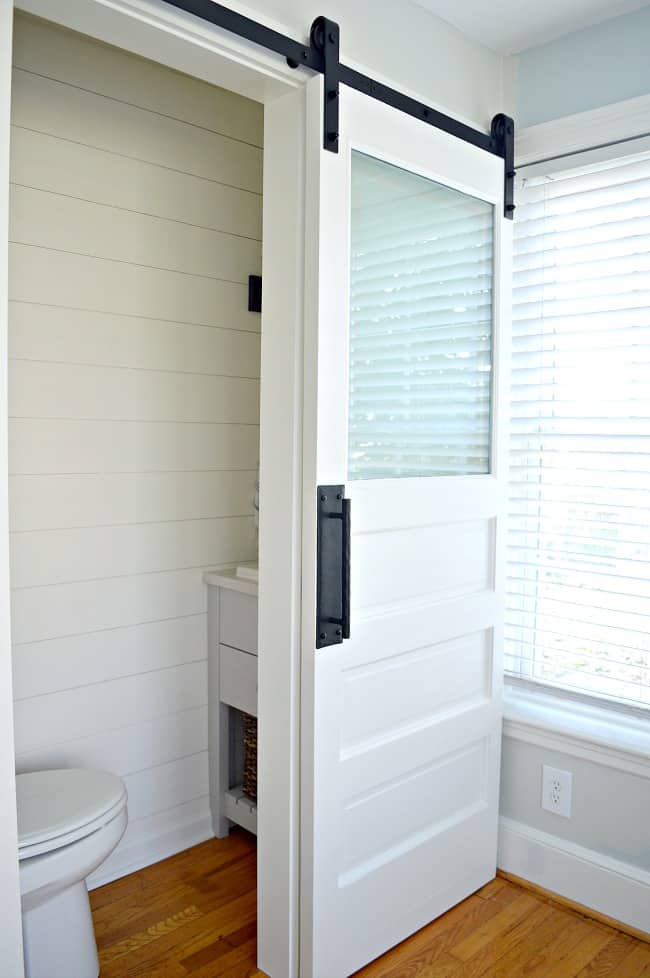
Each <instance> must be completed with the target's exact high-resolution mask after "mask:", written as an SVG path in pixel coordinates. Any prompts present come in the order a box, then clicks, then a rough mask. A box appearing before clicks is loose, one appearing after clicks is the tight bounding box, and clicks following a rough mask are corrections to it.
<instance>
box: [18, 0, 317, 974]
mask: <svg viewBox="0 0 650 978" xmlns="http://www.w3.org/2000/svg"><path fill="white" fill-rule="evenodd" d="M14 6H15V7H16V8H20V9H21V10H24V11H26V12H28V13H32V14H35V15H37V16H41V17H44V18H45V19H47V20H50V21H53V22H55V23H58V24H61V25H62V26H64V27H68V28H70V29H72V30H77V31H80V32H81V33H85V34H88V35H90V36H91V37H95V38H97V39H99V40H101V41H105V42H107V43H109V44H113V45H115V46H117V47H120V48H123V49H124V50H127V51H131V52H133V53H135V54H139V55H141V56H143V57H146V58H150V59H151V60H153V61H157V62H159V63H161V64H164V65H167V66H169V67H171V68H174V69H176V70H179V71H183V72H185V73H186V74H189V75H193V76H195V77H197V78H200V79H202V80H204V81H207V82H209V83H211V84H214V85H219V86H221V87H223V88H227V89H230V90H231V91H234V92H237V93H239V94H241V95H245V96H247V97H249V98H253V99H255V100H257V101H259V102H262V103H263V104H264V106H265V123H264V160H265V166H264V196H263V219H264V247H263V263H262V274H263V278H264V311H263V320H262V322H263V326H262V355H261V374H262V382H261V458H260V472H261V484H262V486H263V501H262V509H261V513H260V535H259V549H260V580H261V582H262V586H261V588H260V598H259V637H260V638H259V641H260V656H259V706H258V711H259V720H260V732H261V737H260V752H259V760H258V764H259V772H258V781H259V794H260V799H261V804H260V807H259V811H258V838H259V840H260V846H259V854H258V964H259V967H260V968H261V969H262V970H263V971H265V972H266V973H267V974H269V975H270V976H271V978H298V973H299V940H298V933H299V904H298V900H299V877H298V872H299V855H300V853H299V842H300V832H299V828H300V823H299V818H300V806H299V756H300V751H299V736H300V729H299V728H300V723H299V720H300V638H301V636H300V611H301V547H302V521H301V511H302V406H303V349H302V347H303V340H302V337H303V276H304V242H305V235H304V194H303V187H304V167H305V162H304V144H305V134H304V126H305V122H304V120H305V112H304V91H303V89H304V85H305V83H306V82H307V80H308V79H309V77H310V75H311V73H310V72H306V71H292V70H291V69H290V68H289V67H288V65H286V64H284V62H283V61H282V59H280V58H278V57H277V56H274V55H272V54H270V53H268V52H266V51H265V50H263V49H261V48H259V47H257V46H256V45H254V44H251V43H249V42H247V41H243V40H241V39H239V38H237V37H235V36H234V35H231V34H229V33H228V32H226V31H223V30H220V29H218V28H216V27H213V26H212V25H209V24H204V23H203V22H201V21H199V20H197V19H196V18H193V17H191V16H190V15H188V14H185V13H183V12H181V11H179V10H177V9H175V8H173V7H171V6H169V5H168V4H166V3H164V2H163V0H57V2H56V3H55V4H53V3H52V0H14V2H12V0H0V37H1V38H2V44H1V45H0V127H1V128H0V146H2V148H3V155H2V157H0V180H1V181H2V186H1V188H0V223H2V224H3V225H4V227H5V228H6V226H7V221H6V215H7V198H8V153H7V152H5V150H6V147H7V146H8V137H9V95H10V77H11V36H10V31H9V30H7V25H8V24H10V23H11V17H12V13H13V7H14ZM269 26H271V27H274V28H275V29H277V30H280V31H283V32H285V31H284V29H283V25H281V24H273V23H269ZM0 237H1V241H0V359H1V360H2V363H1V365H0V377H1V378H2V380H1V381H0V432H2V434H1V435H0V485H1V487H2V488H1V490H0V607H2V608H3V609H5V608H6V609H8V608H9V580H8V571H7V568H8V556H9V539H8V521H7V505H6V494H7V478H8V463H7V452H6V437H5V434H4V433H5V432H6V427H7V415H8V401H7V390H6V383H5V377H6V369H7V346H6V339H7V315H6V313H7V256H6V251H7V236H6V234H5V232H4V231H2V232H0ZM5 700H6V703H5ZM11 705H12V704H11V646H10V632H9V616H8V610H7V612H6V613H5V614H4V615H3V616H2V617H1V618H0V718H1V719H0V722H1V725H2V727H1V729H0V745H1V746H0V779H1V783H2V787H3V789H4V788H5V782H6V790H3V791H2V795H1V796H0V797H1V798H2V801H1V803H0V829H1V830H2V831H0V840H1V844H2V846H3V847H6V851H5V848H3V850H2V871H1V872H0V879H1V880H2V882H1V883H0V909H1V910H2V913H1V914H0V916H1V918H2V920H3V948H2V960H1V961H0V970H2V974H3V976H4V978H22V974H23V969H22V942H21V933H20V914H19V908H20V894H19V889H18V873H17V843H16V822H15V783H14V743H13V723H12V711H11ZM12 855H13V858H12ZM5 866H6V868H5ZM12 917H13V921H14V924H13V926H12V923H11V922H12Z"/></svg>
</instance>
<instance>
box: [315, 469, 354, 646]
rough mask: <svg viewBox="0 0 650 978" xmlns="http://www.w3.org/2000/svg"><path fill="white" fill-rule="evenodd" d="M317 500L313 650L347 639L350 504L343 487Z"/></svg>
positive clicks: (323, 489) (327, 489)
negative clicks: (314, 646) (314, 632)
mask: <svg viewBox="0 0 650 978" xmlns="http://www.w3.org/2000/svg"><path fill="white" fill-rule="evenodd" d="M317 492H318V496H317V568H316V648H317V649H322V648H325V647H326V646H328V645H339V644H340V643H341V642H342V641H343V639H344V638H349V637H350V530H351V519H350V517H351V512H350V500H349V499H345V498H344V492H345V487H344V486H319V487H318V490H317Z"/></svg>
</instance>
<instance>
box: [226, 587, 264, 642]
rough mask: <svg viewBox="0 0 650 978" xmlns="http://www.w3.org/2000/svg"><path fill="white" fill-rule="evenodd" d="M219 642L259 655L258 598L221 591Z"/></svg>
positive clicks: (237, 592) (238, 592)
mask: <svg viewBox="0 0 650 978" xmlns="http://www.w3.org/2000/svg"><path fill="white" fill-rule="evenodd" d="M219 641H220V642H222V643H223V644H225V645H231V646H232V647H233V648H235V649H243V650H244V652H250V653H251V654H252V655H257V598H256V597H255V596H254V595H252V594H242V593H241V592H240V591H228V590H226V588H222V589H221V599H220V605H219Z"/></svg>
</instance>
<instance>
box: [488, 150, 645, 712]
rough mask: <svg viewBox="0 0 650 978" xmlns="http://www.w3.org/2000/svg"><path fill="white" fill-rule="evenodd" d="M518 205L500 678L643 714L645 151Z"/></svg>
mask: <svg viewBox="0 0 650 978" xmlns="http://www.w3.org/2000/svg"><path fill="white" fill-rule="evenodd" d="M517 205H518V206H517V219H516V225H515V264H514V269H515V271H514V296H513V369H512V426H511V430H512V435H511V444H510V464H511V484H510V520H509V540H508V542H509V548H508V601H507V613H506V618H507V626H506V667H507V669H508V670H509V671H510V672H511V673H512V674H513V675H516V676H522V677H527V678H529V679H532V680H537V681H540V682H543V683H547V684H550V685H554V686H560V687H563V688H566V689H569V690H578V691H581V692H584V693H589V694H591V695H597V696H603V697H608V698H612V699H616V700H620V701H622V702H625V703H629V704H634V705H637V706H639V705H640V706H645V707H650V154H644V155H643V156H638V157H628V158H627V159H624V160H620V161H616V162H614V163H611V162H610V163H608V164H605V165H603V164H601V165H599V166H592V167H590V168H589V169H587V170H581V171H571V172H566V173H560V174H554V175H553V177H552V178H550V177H548V178H534V179H531V180H530V181H528V182H526V181H524V186H523V188H522V190H521V192H520V194H519V197H518V201H517Z"/></svg>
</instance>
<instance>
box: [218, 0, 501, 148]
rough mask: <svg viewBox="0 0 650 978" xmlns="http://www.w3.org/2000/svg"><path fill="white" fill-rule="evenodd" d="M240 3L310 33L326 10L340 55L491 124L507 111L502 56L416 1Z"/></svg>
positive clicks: (293, 30)
mask: <svg viewBox="0 0 650 978" xmlns="http://www.w3.org/2000/svg"><path fill="white" fill-rule="evenodd" d="M230 5H231V6H233V7H237V8H238V9H240V10H242V11H244V12H248V13H250V14H251V15H252V16H255V17H256V18H257V19H260V20H264V21H265V22H268V20H269V18H272V19H274V20H275V21H277V22H278V23H279V24H281V25H284V27H285V28H286V32H287V33H289V34H291V36H293V37H295V38H297V39H300V38H306V37H307V35H308V32H309V28H310V26H311V23H312V21H313V20H314V18H315V17H317V16H319V15H320V14H326V15H327V16H328V17H329V18H330V19H331V20H334V21H336V22H337V23H338V24H339V25H340V28H341V60H342V61H343V62H344V63H345V64H348V65H351V66H354V67H357V66H358V67H360V68H361V69H362V70H366V71H367V72H369V73H372V74H373V75H374V76H375V77H378V78H382V77H383V78H385V79H388V80H389V82H390V84H392V85H393V86H394V87H396V88H401V89H403V90H410V91H413V92H416V93H420V94H421V95H422V96H426V98H427V99H428V100H429V101H430V103H431V104H432V105H435V106H439V107H441V108H442V109H443V110H444V111H447V112H449V113H451V114H452V115H457V116H462V117H465V118H467V119H470V120H472V121H474V123H475V124H476V125H479V126H482V127H484V128H488V129H489V126H490V120H491V119H492V116H493V115H494V114H495V113H496V112H501V111H503V93H502V70H503V60H504V59H503V58H502V57H501V56H500V55H498V54H496V53H495V52H494V51H491V50H489V49H488V48H486V47H484V46H483V45H481V44H478V43H476V42H475V41H472V40H471V39H470V38H468V37H466V36H465V35H464V34H462V33H461V32H460V31H459V30H457V29H456V28H455V27H452V26H451V24H448V23H447V22H446V21H444V20H442V19H440V18H439V17H436V16H434V15H433V14H431V13H430V12H429V11H427V10H424V9H423V8H422V7H420V6H418V5H417V4H414V3H411V2H409V0H381V3H378V2H377V0H354V2H352V3H351V2H350V0H327V2H326V3H323V0H253V2H250V3H248V4H247V5H244V4H240V3H231V4H230Z"/></svg>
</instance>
